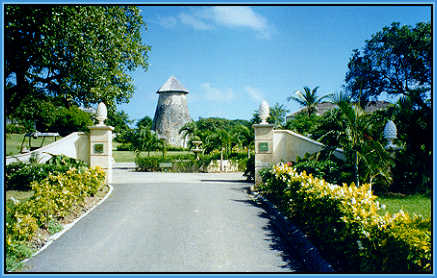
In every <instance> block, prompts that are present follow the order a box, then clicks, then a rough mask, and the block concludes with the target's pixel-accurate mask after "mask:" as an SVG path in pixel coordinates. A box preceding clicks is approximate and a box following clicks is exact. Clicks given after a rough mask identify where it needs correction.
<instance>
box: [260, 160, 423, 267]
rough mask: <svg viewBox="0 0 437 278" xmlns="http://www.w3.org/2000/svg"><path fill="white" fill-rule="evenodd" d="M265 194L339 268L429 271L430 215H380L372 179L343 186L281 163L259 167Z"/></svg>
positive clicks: (261, 186) (402, 213)
mask: <svg viewBox="0 0 437 278" xmlns="http://www.w3.org/2000/svg"><path fill="white" fill-rule="evenodd" d="M260 174H261V176H262V179H263V183H262V184H261V185H260V186H259V191H260V193H261V194H262V195H264V196H265V197H267V198H269V199H270V200H271V201H272V202H274V203H275V204H276V205H277V206H278V207H279V208H280V209H281V210H282V211H283V212H284V213H285V214H287V215H288V216H289V217H290V219H292V221H293V222H294V223H296V224H297V225H298V226H299V227H301V229H302V230H303V231H304V232H305V233H306V234H307V235H308V236H309V237H310V239H311V241H312V242H313V243H314V244H315V245H316V246H317V247H318V248H319V251H320V252H321V253H322V255H323V257H324V258H325V259H326V260H328V261H329V262H330V263H331V264H333V265H334V268H336V270H338V271H340V272H369V273H370V272H372V273H373V272H384V273H412V272H414V273H430V272H431V220H430V219H424V218H423V217H421V216H414V217H411V216H409V215H408V214H407V213H404V212H403V211H399V213H396V214H394V215H390V214H389V213H387V214H385V215H383V216H382V215H379V214H378V210H379V209H380V204H379V202H378V200H377V197H376V196H375V195H373V194H372V192H371V191H370V185H368V184H364V185H362V186H360V187H357V186H355V184H353V183H352V184H350V185H347V184H343V185H341V186H339V185H334V184H330V183H328V182H326V181H325V180H323V179H319V178H316V177H313V176H312V175H311V174H309V175H307V174H306V172H305V171H303V172H302V173H299V172H297V171H296V170H295V169H293V168H292V167H290V166H289V165H287V164H283V163H280V164H277V165H275V166H273V168H271V169H265V170H262V171H261V172H260Z"/></svg>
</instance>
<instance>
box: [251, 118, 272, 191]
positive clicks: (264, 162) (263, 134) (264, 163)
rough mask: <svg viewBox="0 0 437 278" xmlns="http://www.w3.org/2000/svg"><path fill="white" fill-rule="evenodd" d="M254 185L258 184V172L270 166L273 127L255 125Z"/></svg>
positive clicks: (259, 178)
mask: <svg viewBox="0 0 437 278" xmlns="http://www.w3.org/2000/svg"><path fill="white" fill-rule="evenodd" d="M253 128H254V129H255V185H258V184H260V182H261V177H260V176H259V170H261V169H262V168H266V167H270V166H272V161H273V125H272V124H255V125H253Z"/></svg>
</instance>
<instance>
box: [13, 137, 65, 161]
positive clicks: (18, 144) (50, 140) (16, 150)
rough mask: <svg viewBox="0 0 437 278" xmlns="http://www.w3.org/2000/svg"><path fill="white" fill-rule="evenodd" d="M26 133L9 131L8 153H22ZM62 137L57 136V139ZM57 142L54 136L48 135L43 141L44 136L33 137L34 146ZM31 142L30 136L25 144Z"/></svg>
mask: <svg viewBox="0 0 437 278" xmlns="http://www.w3.org/2000/svg"><path fill="white" fill-rule="evenodd" d="M23 138H24V134H15V133H7V134H6V155H7V156H9V155H16V154H19V153H20V147H21V143H22V142H23ZM60 139H62V137H57V138H56V140H57V141H58V140H60ZM53 142H55V138H54V137H46V138H45V139H44V142H43V137H39V138H37V139H34V138H31V143H32V147H40V146H41V144H42V146H45V145H48V144H51V143H53ZM28 144H29V138H26V141H25V143H24V145H25V146H26V147H27V146H28Z"/></svg>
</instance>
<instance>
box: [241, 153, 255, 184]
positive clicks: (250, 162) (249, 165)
mask: <svg viewBox="0 0 437 278" xmlns="http://www.w3.org/2000/svg"><path fill="white" fill-rule="evenodd" d="M243 176H245V177H246V178H247V180H248V181H251V182H253V181H255V155H251V156H250V158H249V159H247V162H246V169H245V170H244V174H243Z"/></svg>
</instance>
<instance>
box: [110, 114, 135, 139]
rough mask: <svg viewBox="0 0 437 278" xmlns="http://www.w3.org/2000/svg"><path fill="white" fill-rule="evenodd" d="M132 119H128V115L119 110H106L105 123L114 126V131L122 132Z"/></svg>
mask: <svg viewBox="0 0 437 278" xmlns="http://www.w3.org/2000/svg"><path fill="white" fill-rule="evenodd" d="M131 123H132V120H129V115H128V114H127V113H126V112H124V111H123V110H121V111H113V110H112V109H111V110H109V111H108V119H106V124H107V125H109V126H113V127H114V133H117V134H119V133H123V132H126V131H127V130H129V129H130V127H129V125H130V124H131Z"/></svg>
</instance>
